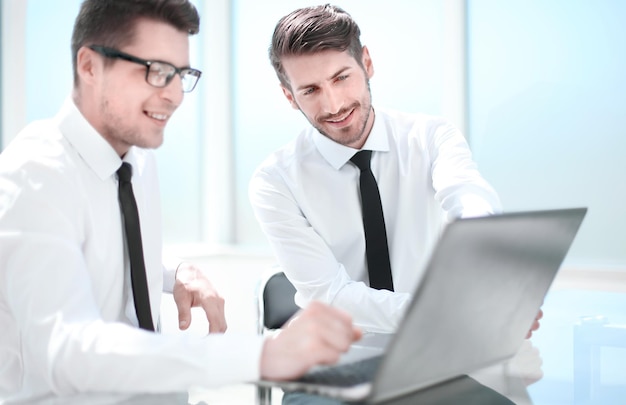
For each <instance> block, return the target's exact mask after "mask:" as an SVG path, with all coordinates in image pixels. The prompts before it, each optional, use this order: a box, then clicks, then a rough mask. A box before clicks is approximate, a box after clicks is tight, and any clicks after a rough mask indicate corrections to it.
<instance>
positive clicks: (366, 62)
mask: <svg viewBox="0 0 626 405" xmlns="http://www.w3.org/2000/svg"><path fill="white" fill-rule="evenodd" d="M361 63H362V64H363V69H364V70H365V73H366V74H367V78H368V79H371V78H372V76H374V63H372V58H371V57H370V51H369V49H367V46H363V56H362V57H361Z"/></svg>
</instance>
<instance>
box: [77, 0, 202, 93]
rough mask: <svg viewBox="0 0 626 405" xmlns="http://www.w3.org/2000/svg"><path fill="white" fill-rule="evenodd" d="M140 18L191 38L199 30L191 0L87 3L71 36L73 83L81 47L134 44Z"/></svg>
mask: <svg viewBox="0 0 626 405" xmlns="http://www.w3.org/2000/svg"><path fill="white" fill-rule="evenodd" d="M140 19H149V20H154V21H158V22H164V23H167V24H170V25H171V26H173V27H174V28H176V29H178V30H180V31H182V32H187V33H188V34H189V35H195V34H197V33H198V32H199V30H200V16H199V15H198V11H197V10H196V7H195V6H194V5H193V4H192V3H190V2H189V0H84V1H83V3H82V4H81V6H80V11H79V13H78V16H77V17H76V21H75V22H74V31H73V33H72V69H73V71H74V83H75V84H76V83H77V82H78V75H77V72H76V59H77V55H78V50H79V49H80V48H81V47H83V46H90V45H102V46H106V47H110V48H118V49H119V48H121V47H123V46H125V45H127V44H129V43H131V42H132V41H133V39H134V35H135V27H136V22H137V21H138V20H140ZM105 63H107V62H106V61H105Z"/></svg>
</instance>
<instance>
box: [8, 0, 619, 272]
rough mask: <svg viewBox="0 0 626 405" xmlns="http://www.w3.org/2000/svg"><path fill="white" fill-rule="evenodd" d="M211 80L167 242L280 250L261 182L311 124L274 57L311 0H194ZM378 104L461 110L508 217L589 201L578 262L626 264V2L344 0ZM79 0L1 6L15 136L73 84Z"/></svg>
mask: <svg viewBox="0 0 626 405" xmlns="http://www.w3.org/2000/svg"><path fill="white" fill-rule="evenodd" d="M194 3H195V4H196V5H197V6H198V8H199V10H200V12H201V15H202V29H201V34H200V35H198V36H196V37H194V38H193V39H192V45H193V46H192V64H193V65H194V66H196V67H198V68H200V69H201V70H203V72H204V74H203V77H202V79H201V82H200V84H199V85H198V87H197V88H196V90H195V91H194V93H191V94H189V95H187V99H186V100H185V103H184V104H183V106H182V107H181V108H180V109H179V111H178V112H177V115H175V117H174V119H173V120H172V122H171V124H170V126H169V128H168V129H167V131H166V141H165V144H164V146H163V147H162V148H161V149H160V150H159V151H158V154H159V155H160V156H159V158H160V171H161V180H162V190H163V195H162V199H163V206H164V225H165V232H164V240H165V242H166V244H167V246H168V247H170V248H172V249H176V250H179V251H184V252H194V254H209V253H210V252H213V251H215V250H216V249H221V248H224V247H228V248H235V251H237V252H251V251H252V252H257V253H261V254H266V255H269V254H270V252H269V248H268V245H267V242H266V240H265V238H264V237H263V235H262V234H261V232H260V230H259V227H258V225H257V224H256V222H255V219H254V217H253V215H252V211H251V209H250V206H249V203H248V198H247V185H248V180H249V178H250V176H251V174H252V172H253V170H254V168H255V167H256V166H257V165H258V164H259V163H260V162H261V160H262V159H263V158H264V157H265V156H266V155H267V154H268V153H270V152H271V151H272V150H274V149H276V148H277V147H279V146H281V145H282V144H284V143H286V142H288V141H289V140H291V139H293V138H294V137H295V136H296V134H297V133H298V132H299V131H300V129H301V128H302V127H303V125H304V124H305V120H304V118H303V117H302V116H301V114H299V113H298V112H297V111H295V110H292V109H291V107H290V106H289V104H288V103H287V102H286V100H285V99H284V97H283V95H282V92H281V91H280V90H279V87H278V81H277V79H276V77H275V75H274V72H273V70H272V68H271V67H270V65H269V62H268V60H267V47H268V45H269V42H270V37H271V34H272V31H273V27H274V24H275V23H276V21H277V20H278V19H279V18H280V17H281V16H282V15H284V14H286V13H287V12H289V11H291V10H293V9H295V8H297V7H300V6H304V5H310V4H312V3H311V2H310V1H300V0H291V1H289V2H287V1H278V0H267V1H264V2H262V3H258V2H256V1H253V0H232V1H228V0H210V1H209V0H206V1H202V0H196V1H194ZM338 4H339V5H341V6H342V7H344V8H345V9H346V10H347V11H348V12H350V13H351V14H352V15H353V16H354V17H355V19H356V20H357V21H358V22H359V25H360V27H361V30H362V40H363V43H364V44H365V45H367V46H368V47H369V49H370V52H371V55H372V58H373V61H374V66H375V71H376V73H375V75H374V77H373V79H372V82H371V85H372V92H373V100H374V105H378V106H385V107H391V108H397V109H402V110H406V111H424V112H428V113H432V114H441V115H445V116H447V117H449V118H451V119H452V120H453V121H454V122H456V123H457V124H458V125H459V126H460V127H461V128H463V129H464V132H465V134H466V136H467V137H468V139H469V141H470V144H471V146H472V149H473V151H474V155H475V158H476V160H477V161H478V164H479V168H480V169H481V171H482V173H483V175H484V176H485V177H486V178H487V179H488V180H489V181H490V182H491V183H492V184H493V185H494V186H495V188H496V189H497V190H498V192H499V193H500V195H501V197H502V200H503V203H504V206H505V209H506V210H508V211H516V210H525V209H544V208H558V207H573V206H587V207H589V213H588V217H587V218H586V220H585V222H584V224H583V226H582V229H581V231H580V233H579V235H578V237H577V239H576V241H575V243H574V246H573V247H572V249H571V251H570V254H569V256H568V258H567V260H566V264H567V266H568V267H572V268H583V269H591V270H595V269H600V270H618V271H626V231H625V230H626V213H625V212H624V208H623V207H624V201H626V182H625V181H624V180H623V179H622V176H623V175H624V174H626V159H625V157H626V156H625V152H624V151H625V150H626V136H625V135H626V129H625V128H626V111H625V110H626V108H625V106H626V100H625V94H626V79H625V78H624V73H623V72H625V71H626V52H624V46H623V39H624V38H626V25H625V24H623V21H626V2H622V1H618V0H597V1H593V2H592V1H586V0H549V1H545V0H542V1H539V0H523V1H522V0H509V1H506V2H503V1H498V0H468V1H461V0H443V1H442V0H421V1H418V2H416V1H411V0H389V1H387V2H384V3H381V2H379V1H373V0H344V1H342V2H340V3H338ZM78 7H79V1H78V0H56V1H54V2H51V1H48V0H3V1H2V11H1V12H2V20H1V21H2V63H1V70H2V81H1V86H2V125H1V126H0V129H1V131H2V133H1V138H0V139H1V140H2V145H6V144H7V143H8V142H9V141H10V139H11V138H12V137H13V136H14V135H15V134H16V133H17V131H19V129H20V128H21V127H23V126H24V125H25V124H26V123H27V122H29V121H32V120H35V119H40V118H45V117H49V116H51V115H53V114H55V113H56V111H57V109H58V107H59V106H60V104H61V103H62V101H63V99H64V98H65V97H66V96H67V95H68V94H69V91H70V89H71V77H72V73H71V63H70V46H69V43H70V36H71V29H72V24H73V20H74V17H75V15H76V13H77V10H78Z"/></svg>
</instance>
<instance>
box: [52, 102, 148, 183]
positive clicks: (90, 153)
mask: <svg viewBox="0 0 626 405" xmlns="http://www.w3.org/2000/svg"><path fill="white" fill-rule="evenodd" d="M55 119H56V120H57V121H58V125H59V128H60V130H61V133H62V134H63V136H64V137H65V139H67V141H68V142H69V143H70V144H71V145H72V146H73V147H74V150H76V152H77V153H78V154H79V155H80V157H81V158H82V159H83V161H84V162H85V164H86V165H87V166H88V167H89V168H90V169H91V170H93V171H94V173H95V174H96V175H97V176H98V177H99V178H100V179H102V180H106V179H108V178H110V177H111V176H113V175H115V172H117V169H119V167H120V166H121V164H122V159H120V157H119V155H118V154H117V152H115V149H113V147H112V146H111V145H110V144H109V143H108V142H107V141H106V139H104V138H103V137H102V135H100V134H99V133H98V131H96V130H95V129H94V127H92V126H91V124H90V123H89V122H88V121H87V119H86V118H85V117H84V116H83V115H82V114H81V112H80V111H79V110H78V107H76V104H74V101H73V100H72V99H71V98H70V97H68V98H67V99H66V100H65V103H64V104H63V107H62V108H61V110H60V111H59V113H58V114H57V116H56V118H55ZM134 149H135V147H131V148H130V150H129V151H128V153H126V155H125V156H124V161H127V162H129V163H130V164H131V165H133V167H137V164H136V163H137V162H136V156H135V151H134Z"/></svg>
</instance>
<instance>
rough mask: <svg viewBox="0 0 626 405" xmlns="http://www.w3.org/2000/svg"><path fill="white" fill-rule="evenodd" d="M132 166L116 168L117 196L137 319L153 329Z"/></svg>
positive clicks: (125, 164) (125, 165)
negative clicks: (120, 209)
mask: <svg viewBox="0 0 626 405" xmlns="http://www.w3.org/2000/svg"><path fill="white" fill-rule="evenodd" d="M132 175H133V168H132V166H131V165H130V164H129V163H126V162H124V163H122V166H121V167H120V168H119V169H118V170H117V178H118V179H119V189H118V197H119V200H120V207H121V208H122V214H123V216H124V228H125V230H126V242H127V244H128V256H129V257H130V281H131V284H132V287H133V298H134V301H135V312H136V313H137V319H138V320H139V327H140V328H142V329H146V330H151V331H153V330H154V323H153V322H152V313H151V312H150V296H149V295H148V281H147V280H146V266H145V264H144V260H143V246H142V243H141V229H140V228H139V213H138V212H137V203H136V202H135V195H134V194H133V185H132V184H131V182H130V178H131V177H132Z"/></svg>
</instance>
